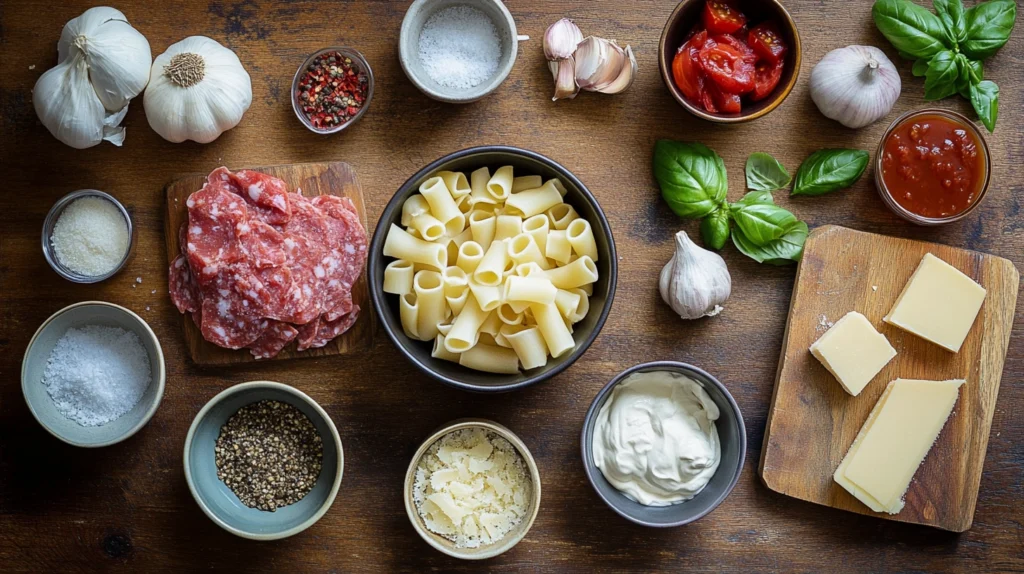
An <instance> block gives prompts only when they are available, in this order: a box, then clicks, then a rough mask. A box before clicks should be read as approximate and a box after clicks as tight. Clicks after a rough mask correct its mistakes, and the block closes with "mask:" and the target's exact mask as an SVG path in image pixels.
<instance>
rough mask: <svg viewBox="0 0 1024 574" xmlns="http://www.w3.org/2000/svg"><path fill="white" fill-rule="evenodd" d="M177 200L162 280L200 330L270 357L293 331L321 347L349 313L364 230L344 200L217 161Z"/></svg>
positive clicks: (302, 341)
mask: <svg viewBox="0 0 1024 574" xmlns="http://www.w3.org/2000/svg"><path fill="white" fill-rule="evenodd" d="M186 204H187V206H188V222H187V224H186V225H183V226H182V229H181V230H180V232H179V242H180V243H181V248H182V249H181V250H182V255H181V256H179V257H178V258H176V259H175V260H174V262H172V263H171V266H170V269H169V278H168V284H169V290H170V293H171V300H172V301H173V302H174V304H175V306H176V307H177V308H178V310H179V311H181V312H182V313H190V314H191V316H192V319H193V320H194V321H195V323H196V324H197V325H198V326H199V328H200V331H201V332H202V334H203V337H204V338H205V339H206V340H208V341H210V342H212V343H214V344H216V345H219V346H222V347H227V348H230V349H240V348H243V347H249V349H250V351H251V352H252V354H253V355H254V356H255V357H257V358H271V357H273V356H275V355H277V354H278V353H279V352H280V351H281V349H283V348H284V347H285V346H287V345H288V344H289V343H290V342H291V341H292V340H293V339H297V340H298V349H299V350H304V349H307V348H317V347H323V346H325V345H327V344H328V343H329V342H330V341H331V340H333V339H334V338H335V337H337V336H338V335H340V334H342V333H344V332H345V331H347V330H348V329H350V328H351V327H352V325H353V324H354V323H355V321H356V318H357V317H358V315H359V307H358V306H357V305H354V304H353V302H352V285H353V283H354V282H355V280H356V279H357V278H358V277H359V275H360V274H361V273H362V269H363V266H364V264H365V261H366V245H367V238H366V231H365V230H364V229H363V227H362V224H361V223H360V222H359V217H358V216H357V215H356V210H355V206H354V205H353V204H352V202H351V201H350V200H348V199H347V198H344V199H343V198H338V197H335V196H318V197H315V198H313V199H307V198H305V197H303V196H302V195H300V194H298V193H289V192H288V189H287V186H286V185H285V183H284V182H283V181H281V180H280V179H278V178H275V177H272V176H269V175H267V174H263V173H260V172H255V171H249V170H241V171H238V172H236V173H231V172H230V171H228V170H227V168H223V167H221V168H217V169H215V170H214V171H213V172H212V173H210V175H209V176H208V177H207V182H206V184H205V185H204V186H203V188H202V189H200V190H199V191H197V192H195V193H193V194H192V195H191V196H190V197H189V198H188V201H187V202H186Z"/></svg>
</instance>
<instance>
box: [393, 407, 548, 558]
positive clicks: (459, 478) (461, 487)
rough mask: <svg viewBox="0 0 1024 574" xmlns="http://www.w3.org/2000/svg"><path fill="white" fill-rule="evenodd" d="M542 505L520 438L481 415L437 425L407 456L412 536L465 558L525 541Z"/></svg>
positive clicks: (534, 471)
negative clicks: (436, 428)
mask: <svg viewBox="0 0 1024 574" xmlns="http://www.w3.org/2000/svg"><path fill="white" fill-rule="evenodd" d="M539 509H540V472H539V471H538V469H537V463H536V461H535V460H534V459H533V455H532V454H530V450H529V449H528V448H526V445H525V444H523V441H522V440H520V439H519V437H517V436H516V435H515V434H514V433H513V432H512V431H510V430H508V429H507V428H505V427H504V426H502V425H500V424H498V423H496V422H493V421H489V420H485V419H460V420H457V421H453V422H451V423H449V424H447V425H445V426H444V427H442V428H440V429H438V430H437V431H436V432H434V433H433V434H432V435H430V437H429V438H427V440H426V441H424V442H423V444H422V445H421V446H420V448H419V450H417V451H416V454H415V455H414V456H413V457H412V463H411V464H410V465H409V470H408V472H406V475H405V511H406V514H408V515H409V520H410V521H411V522H412V525H413V528H415V530H416V533H417V534H419V535H420V537H421V538H423V540H425V541H426V542H427V543H428V544H430V545H431V546H433V547H434V548H436V549H437V550H439V551H441V552H443V553H445V554H447V555H449V556H454V557H455V558H461V559H463V560H483V559H486V558H493V557H495V556H497V555H499V554H502V553H504V552H506V551H508V550H509V549H511V548H512V547H513V546H515V545H516V544H518V543H519V541H520V540H522V539H523V538H524V537H525V536H526V533H527V532H529V530H530V527H531V526H533V521H534V520H535V519H536V518H537V512H538V510H539Z"/></svg>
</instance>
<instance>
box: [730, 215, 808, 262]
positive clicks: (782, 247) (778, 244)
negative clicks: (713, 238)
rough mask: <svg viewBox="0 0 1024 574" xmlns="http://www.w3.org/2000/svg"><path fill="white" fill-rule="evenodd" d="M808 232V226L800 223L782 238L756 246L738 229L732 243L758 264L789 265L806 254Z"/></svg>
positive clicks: (733, 232) (734, 230) (733, 235)
mask: <svg viewBox="0 0 1024 574" xmlns="http://www.w3.org/2000/svg"><path fill="white" fill-rule="evenodd" d="M807 232H808V229H807V224H806V223H804V222H803V221H798V222H797V223H796V224H795V225H793V226H792V227H791V228H790V229H789V230H787V231H786V233H785V234H783V235H782V237H779V238H778V239H775V240H774V241H771V242H769V243H767V244H765V245H756V244H754V243H753V242H752V241H751V240H750V238H749V237H747V236H746V235H744V233H743V230H742V229H740V228H738V227H737V228H735V229H733V231H732V243H733V245H735V246H736V249H738V250H739V251H740V253H743V254H744V255H746V256H747V257H749V258H751V259H753V260H754V261H757V262H758V263H768V264H769V265H787V264H789V263H793V262H795V261H800V257H801V256H802V255H803V253H804V242H806V241H807Z"/></svg>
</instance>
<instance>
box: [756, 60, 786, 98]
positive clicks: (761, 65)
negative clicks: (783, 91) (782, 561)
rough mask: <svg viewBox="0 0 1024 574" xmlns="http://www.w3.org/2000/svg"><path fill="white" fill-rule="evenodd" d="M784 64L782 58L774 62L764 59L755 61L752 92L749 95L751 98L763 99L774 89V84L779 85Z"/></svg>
mask: <svg viewBox="0 0 1024 574" xmlns="http://www.w3.org/2000/svg"><path fill="white" fill-rule="evenodd" d="M785 65H786V63H785V62H784V61H782V60H779V61H778V63H775V64H772V63H771V62H768V61H766V60H762V61H760V62H758V63H757V68H756V70H755V71H754V93H753V94H751V95H750V97H751V99H752V100H754V101H755V102H756V101H758V100H763V99H764V98H766V97H768V95H769V94H771V93H772V91H774V90H775V86H777V85H779V80H780V79H781V78H782V68H783V66H785Z"/></svg>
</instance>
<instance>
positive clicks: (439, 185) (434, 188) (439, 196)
mask: <svg viewBox="0 0 1024 574" xmlns="http://www.w3.org/2000/svg"><path fill="white" fill-rule="evenodd" d="M420 194H421V195H422V196H423V198H424V199H426V200H427V204H428V205H430V213H431V215H433V216H434V217H436V218H438V219H439V220H441V223H444V224H447V223H448V222H449V221H451V220H452V219H453V218H455V217H458V216H460V215H462V212H461V211H459V206H458V205H455V198H453V197H452V194H451V193H449V191H448V186H446V185H445V184H444V180H443V179H441V178H439V177H437V176H434V177H432V178H430V179H428V180H427V181H424V182H423V184H422V185H420Z"/></svg>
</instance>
